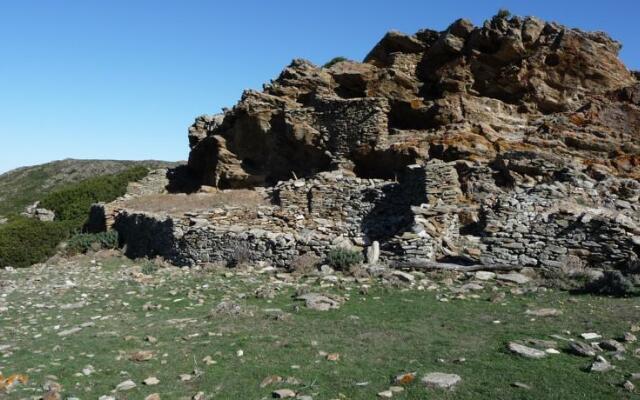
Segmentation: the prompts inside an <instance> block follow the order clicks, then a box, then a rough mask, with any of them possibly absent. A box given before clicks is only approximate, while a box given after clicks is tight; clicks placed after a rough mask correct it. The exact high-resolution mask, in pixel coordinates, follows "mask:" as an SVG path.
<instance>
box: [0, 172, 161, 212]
mask: <svg viewBox="0 0 640 400" xmlns="http://www.w3.org/2000/svg"><path fill="white" fill-rule="evenodd" d="M135 165H143V166H147V167H150V168H162V167H165V166H171V165H174V163H169V162H164V161H116V160H71V159H68V160H61V161H53V162H50V163H47V164H41V165H36V166H32V167H23V168H18V169H16V170H13V171H9V172H7V173H5V174H2V175H0V215H8V214H12V213H18V212H21V211H23V210H24V208H25V207H26V206H27V205H29V204H32V203H34V202H35V201H37V200H40V199H41V198H42V197H43V196H44V195H45V194H47V193H49V192H51V191H52V190H54V189H56V188H59V187H60V186H63V185H65V184H69V183H74V182H79V181H81V180H84V179H87V178H91V177H94V176H98V175H105V174H113V173H118V172H122V171H124V170H126V169H128V168H130V167H132V166H135Z"/></svg>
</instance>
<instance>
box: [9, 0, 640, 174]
mask: <svg viewBox="0 0 640 400" xmlns="http://www.w3.org/2000/svg"><path fill="white" fill-rule="evenodd" d="M501 7H506V8H508V9H509V10H511V11H512V12H513V13H515V14H518V15H536V16H539V17H541V18H544V19H549V20H555V21H558V22H561V23H564V24H566V25H569V26H573V27H579V28H582V29H584V30H604V31H607V32H609V33H610V34H611V35H612V36H613V37H614V38H616V39H617V40H620V41H621V42H623V43H624V48H623V51H622V58H623V59H624V61H625V62H626V63H627V65H628V66H629V67H630V68H631V69H640V51H639V50H640V40H638V38H639V37H640V24H639V23H638V16H639V15H640V0H619V1H614V0H611V1H593V0H582V1H564V0H562V1H559V0H555V1H550V0H535V1H534V0H519V1H508V0H498V1H494V0H455V1H452V0H449V1H443V0H438V1H427V0H416V1H402V0H394V1H379V0H357V1H348V0H342V1H338V0H322V1H313V2H312V1H301V0H298V1H290V0H272V1H269V0H255V1H245V0H235V1H220V2H214V1H213V0H212V1H195V0H182V1H163V0H153V1H151V0H149V1H146V0H144V1H143V0H126V1H121V0H107V1H105V0H77V1H70V0H67V1H65V0H58V1H49V0H42V1H31V0H3V1H2V2H1V3H0V172H2V171H6V170H8V169H11V168H15V167H18V166H23V165H30V164H36V163H41V162H46V161H50V160H54V159H61V158H66V157H74V158H116V159H147V158H154V159H165V160H178V159H186V157H187V154H188V146H187V138H186V131H187V127H188V125H190V124H191V122H192V121H193V118H194V117H195V116H197V115H199V114H205V113H215V112H218V111H219V110H220V108H221V107H224V106H232V105H233V104H234V103H235V102H236V101H237V100H238V98H239V97H240V94H241V93H242V90H244V89H247V88H260V87H261V85H262V83H263V82H266V81H268V80H269V79H272V78H275V77H276V76H277V74H278V73H279V71H280V70H281V69H282V68H283V67H284V66H285V65H286V64H288V63H289V62H290V60H291V59H293V58H296V57H302V58H307V59H309V60H311V61H313V62H315V63H318V64H320V63H324V62H325V61H327V60H329V59H331V58H332V57H333V56H336V55H342V56H346V57H349V58H353V59H357V60H360V59H362V58H363V57H364V56H365V55H366V53H367V52H368V51H369V50H370V49H371V48H372V47H373V45H374V44H375V43H376V42H377V41H378V40H379V39H380V38H381V37H382V35H383V34H384V33H385V32H386V31H388V30H390V29H397V30H400V31H403V32H408V33H413V32H415V31H417V30H418V29H420V28H427V27H429V28H436V29H444V28H446V26H447V25H448V24H449V23H450V22H452V21H453V20H455V19H457V18H459V17H466V18H470V19H471V20H472V21H473V22H475V23H476V24H480V23H482V21H484V20H485V19H487V18H489V17H490V16H491V15H493V14H495V12H496V11H497V10H498V9H499V8H501Z"/></svg>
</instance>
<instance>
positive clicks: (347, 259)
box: [327, 247, 364, 271]
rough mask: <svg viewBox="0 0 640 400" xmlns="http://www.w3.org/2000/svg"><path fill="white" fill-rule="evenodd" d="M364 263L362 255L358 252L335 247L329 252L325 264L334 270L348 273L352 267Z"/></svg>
mask: <svg viewBox="0 0 640 400" xmlns="http://www.w3.org/2000/svg"><path fill="white" fill-rule="evenodd" d="M363 261H364V257H363V256H362V253H361V252H360V251H358V250H351V249H346V248H344V247H336V248H333V249H331V250H329V254H327V263H329V265H330V266H331V267H333V268H334V269H336V270H341V271H348V270H349V269H350V268H351V267H352V266H355V265H357V264H360V263H362V262H363Z"/></svg>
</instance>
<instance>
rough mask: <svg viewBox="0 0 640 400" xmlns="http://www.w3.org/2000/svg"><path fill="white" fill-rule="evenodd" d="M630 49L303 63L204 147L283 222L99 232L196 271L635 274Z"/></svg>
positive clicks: (251, 209)
mask: <svg viewBox="0 0 640 400" xmlns="http://www.w3.org/2000/svg"><path fill="white" fill-rule="evenodd" d="M619 49H620V44H618V43H617V42H615V41H614V40H612V39H611V38H609V37H608V36H607V35H606V34H604V33H588V32H583V31H580V30H577V29H570V28H567V27H564V26H561V25H558V24H555V23H546V22H543V21H540V20H538V19H536V18H518V17H513V18H505V17H501V16H497V17H494V18H493V19H491V20H490V21H487V22H486V23H485V24H484V25H483V26H481V27H475V26H473V25H472V24H471V23H470V22H468V21H466V20H458V21H456V22H454V23H453V24H452V25H451V26H449V27H448V28H447V29H446V30H445V31H443V32H436V31H432V30H421V31H419V32H417V33H415V34H414V35H405V34H402V33H399V32H390V33H388V34H387V35H386V36H385V37H384V38H383V39H382V40H381V41H380V42H379V43H378V44H377V45H376V46H375V47H374V48H373V49H372V50H371V52H370V53H369V54H368V55H367V57H366V58H365V60H364V62H363V63H358V62H352V61H342V62H338V63H335V64H333V65H331V66H330V67H327V68H320V67H317V66H315V65H313V64H311V63H310V62H308V61H304V60H295V61H293V62H292V63H291V65H289V66H288V67H287V68H286V69H285V70H284V71H283V72H282V73H281V74H280V76H279V77H278V78H277V79H276V80H275V81H273V82H271V83H269V84H267V85H265V86H264V90H262V91H260V92H258V91H247V92H245V93H244V94H243V96H242V99H241V100H240V102H239V103H238V104H237V105H236V106H235V107H233V108H232V109H230V110H226V111H225V112H224V113H223V114H220V115H215V116H202V117H199V118H198V119H197V120H196V121H195V123H194V124H193V126H191V128H190V129H189V144H190V148H191V153H190V157H189V164H188V168H189V170H190V171H191V174H192V175H193V176H195V178H196V180H197V181H198V182H199V184H201V185H203V189H202V191H204V192H207V193H215V192H216V191H217V190H225V189H230V190H231V192H233V191H234V190H235V189H238V188H253V189H255V191H258V192H260V193H262V194H264V197H265V198H268V199H269V202H268V204H260V205H259V206H256V205H255V204H243V203H242V202H241V201H235V202H232V203H228V204H224V206H221V207H217V206H216V207H211V208H210V209H206V210H197V211H194V212H186V213H185V212H182V213H177V214H176V213H173V214H172V213H171V212H169V211H167V212H166V213H157V210H155V211H154V212H148V211H146V210H144V209H136V208H135V207H134V208H132V207H131V206H129V207H128V206H127V204H115V205H114V204H111V205H105V206H99V207H97V209H96V213H95V215H98V216H102V215H104V217H100V218H98V219H101V220H103V221H106V222H105V226H110V225H111V224H113V226H114V227H115V228H116V229H118V230H119V231H120V234H121V236H120V237H121V238H123V240H124V241H125V242H126V243H127V249H128V252H129V253H130V254H131V255H132V256H136V257H137V256H140V255H162V256H164V257H167V258H169V259H172V260H174V261H175V262H177V263H180V264H187V265H190V264H196V263H201V262H211V261H226V262H229V261H233V260H235V259H237V258H244V259H248V260H252V261H256V262H258V261H264V262H268V263H271V264H274V265H278V266H287V265H288V264H289V263H290V262H291V261H292V260H293V259H295V258H296V257H298V256H300V255H303V254H305V253H314V254H316V255H318V256H322V255H323V254H325V253H326V252H327V251H328V250H329V249H331V248H333V247H352V248H357V249H361V250H362V251H363V253H364V252H366V251H365V248H367V247H368V248H369V249H370V251H369V252H368V253H370V254H375V257H373V256H372V257H370V259H372V260H377V259H379V260H381V261H382V262H389V263H391V264H403V265H407V263H409V264H411V263H414V265H415V263H420V262H423V263H424V262H427V263H429V262H433V261H438V262H447V263H459V264H465V265H468V264H485V265H494V266H496V265H497V266H502V267H504V266H507V267H510V266H520V267H523V266H527V267H534V268H541V269H563V268H566V267H567V266H572V268H573V267H576V268H583V267H591V268H618V269H623V270H624V269H625V268H631V266H632V265H634V263H637V262H638V259H639V258H640V203H639V200H640V83H639V82H638V77H637V73H632V72H630V71H628V70H627V69H626V67H625V66H624V65H623V64H622V63H621V62H620V60H619V59H618V51H619ZM144 186H145V185H144V184H143V185H142V187H141V188H138V191H139V192H140V193H138V195H139V196H140V195H142V196H144V192H145V190H144ZM236 192H241V191H236ZM254 193H255V192H254ZM212 196H214V195H213V194H212ZM212 201H213V200H212ZM124 203H126V202H124ZM144 203H145V202H144V201H138V202H137V203H136V204H137V207H140V205H141V204H142V205H143V204H144ZM142 208H144V207H142ZM154 238H157V239H154ZM372 262H374V261H372Z"/></svg>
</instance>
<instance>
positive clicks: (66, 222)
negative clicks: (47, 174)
mask: <svg viewBox="0 0 640 400" xmlns="http://www.w3.org/2000/svg"><path fill="white" fill-rule="evenodd" d="M147 173H148V170H147V168H144V167H133V168H131V169H128V170H126V171H124V172H121V173H119V174H112V175H103V176H99V177H95V178H90V179H87V180H84V181H82V182H78V183H75V184H72V185H69V186H66V187H64V188H62V189H59V190H56V191H54V192H52V193H50V194H48V195H47V196H45V198H44V199H42V201H41V202H40V207H44V208H47V209H49V210H52V211H54V212H55V213H56V220H55V221H53V222H41V221H38V220H35V219H29V218H24V217H17V216H9V222H8V223H6V224H3V225H0V268H3V267H7V266H12V267H16V268H19V267H28V266H29V265H32V264H35V263H38V262H43V261H45V260H46V259H47V258H49V257H51V256H52V255H54V254H55V252H56V248H57V246H58V244H59V243H60V242H62V241H64V240H66V239H67V238H69V236H70V235H74V236H73V237H72V238H71V239H70V241H69V247H68V248H69V250H70V251H72V252H85V251H87V250H89V249H91V248H93V247H94V246H99V247H101V248H115V247H117V245H118V238H117V236H115V237H114V233H102V234H98V235H86V234H81V231H82V228H83V226H84V224H85V223H86V221H87V218H88V216H89V210H90V209H91V205H92V204H94V203H97V202H109V201H113V200H115V199H117V198H118V197H120V196H122V195H123V194H125V193H126V190H127V185H128V184H129V182H133V181H137V180H140V179H142V178H143V177H145V176H146V175H147Z"/></svg>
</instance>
